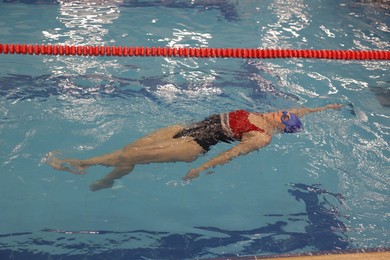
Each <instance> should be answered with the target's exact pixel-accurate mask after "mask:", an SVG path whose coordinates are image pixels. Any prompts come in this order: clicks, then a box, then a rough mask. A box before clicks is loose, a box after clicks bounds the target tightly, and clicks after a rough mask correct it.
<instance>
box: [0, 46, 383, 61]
mask: <svg viewBox="0 0 390 260" xmlns="http://www.w3.org/2000/svg"><path fill="white" fill-rule="evenodd" d="M0 54H25V55H70V56H119V57H179V58H187V57H193V58H245V59H278V58H279V59H286V58H303V59H334V60H389V59H390V51H386V50H294V49H250V48H171V47H145V46H136V47H132V46H81V45H51V44H14V43H11V44H0Z"/></svg>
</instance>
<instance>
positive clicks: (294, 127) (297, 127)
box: [280, 111, 303, 133]
mask: <svg viewBox="0 0 390 260" xmlns="http://www.w3.org/2000/svg"><path fill="white" fill-rule="evenodd" d="M287 113H288V112H287V111H283V115H282V117H281V118H280V119H281V120H282V123H283V124H284V125H285V126H286V127H285V128H284V132H285V133H296V132H299V131H302V129H303V125H302V122H301V120H299V118H298V117H297V116H296V115H294V114H293V113H290V115H288V114H287Z"/></svg>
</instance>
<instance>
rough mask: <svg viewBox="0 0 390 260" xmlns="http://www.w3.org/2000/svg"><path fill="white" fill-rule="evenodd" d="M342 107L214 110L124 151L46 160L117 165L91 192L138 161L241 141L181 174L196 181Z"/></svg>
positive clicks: (81, 168)
mask: <svg viewBox="0 0 390 260" xmlns="http://www.w3.org/2000/svg"><path fill="white" fill-rule="evenodd" d="M340 107H342V105H339V104H330V105H327V106H324V107H319V108H294V109H290V110H289V111H278V112H271V113H263V114H261V113H254V112H248V111H245V110H236V111H232V112H228V113H224V114H219V115H212V116H210V117H208V118H206V119H205V120H203V121H201V122H198V123H195V124H192V125H189V126H185V127H183V126H179V125H174V126H169V127H166V128H162V129H159V130H157V131H155V132H153V133H151V134H149V135H147V136H145V137H142V138H140V139H138V140H137V141H135V142H133V143H130V144H128V145H127V146H125V147H124V148H122V149H120V150H117V151H114V152H112V153H109V154H105V155H102V156H97V157H93V158H90V159H86V160H79V159H63V160H61V159H58V158H56V157H55V156H54V155H55V153H49V155H48V158H47V163H48V164H50V165H51V166H52V167H53V168H54V169H56V170H61V171H68V172H72V173H75V174H84V173H85V170H86V169H87V168H88V167H90V166H94V165H103V166H107V167H114V169H113V170H112V171H111V172H110V173H108V174H107V175H106V176H105V177H104V178H102V179H100V180H98V181H96V182H95V183H93V184H92V185H91V186H90V188H91V190H92V191H98V190H101V189H105V188H110V187H112V186H113V184H114V181H115V180H117V179H120V178H122V177H123V176H125V175H127V174H129V173H130V172H131V171H132V170H133V169H134V166H135V165H137V164H148V163H162V162H179V161H181V162H192V161H194V160H195V159H196V158H197V157H198V156H199V155H201V154H204V153H206V152H207V151H209V150H210V147H211V146H213V145H216V144H217V143H219V142H227V143H230V142H238V144H237V145H235V146H233V147H232V148H230V149H229V150H227V151H225V152H223V153H221V154H219V155H218V156H216V157H214V158H212V159H211V160H209V161H207V162H205V163H204V164H202V165H201V166H199V167H198V168H194V169H191V170H190V171H189V172H188V173H187V175H186V176H185V177H184V178H183V180H192V179H194V178H196V177H198V175H199V173H201V172H202V171H205V170H207V169H210V168H213V167H215V166H217V165H222V164H225V163H227V162H229V161H230V160H232V159H233V158H235V157H237V156H240V155H245V154H248V153H250V152H252V151H255V150H258V149H260V148H262V147H265V146H267V145H268V144H270V143H271V139H272V136H273V135H274V134H277V133H296V132H298V131H301V130H302V129H303V125H302V122H301V121H300V119H299V117H302V116H304V115H306V114H309V113H313V112H320V111H323V110H326V109H338V108H340Z"/></svg>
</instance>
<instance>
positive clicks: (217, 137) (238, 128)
mask: <svg viewBox="0 0 390 260" xmlns="http://www.w3.org/2000/svg"><path fill="white" fill-rule="evenodd" d="M249 114H250V113H249V112H248V111H245V110H236V111H233V112H229V113H224V114H220V115H212V116H210V117H208V118H206V119H205V120H203V121H201V122H198V123H195V124H192V125H190V126H187V127H185V128H183V129H182V130H180V131H179V132H178V133H176V134H175V135H174V136H173V138H179V137H192V138H193V139H194V141H195V142H197V143H198V144H199V145H200V146H201V147H202V148H203V151H204V152H207V151H209V150H210V147H211V146H213V145H215V144H217V143H218V142H225V143H230V142H232V141H241V139H242V136H243V134H245V133H247V132H251V131H259V132H262V133H263V132H264V130H263V129H261V128H259V127H257V126H255V125H253V124H251V123H250V122H249V119H248V116H249Z"/></svg>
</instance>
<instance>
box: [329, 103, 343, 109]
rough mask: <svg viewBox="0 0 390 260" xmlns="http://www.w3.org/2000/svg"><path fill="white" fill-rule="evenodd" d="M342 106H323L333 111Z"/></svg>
mask: <svg viewBox="0 0 390 260" xmlns="http://www.w3.org/2000/svg"><path fill="white" fill-rule="evenodd" d="M342 106H343V105H341V104H329V105H327V106H325V107H326V108H328V109H334V110H336V109H339V108H340V107H342Z"/></svg>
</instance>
